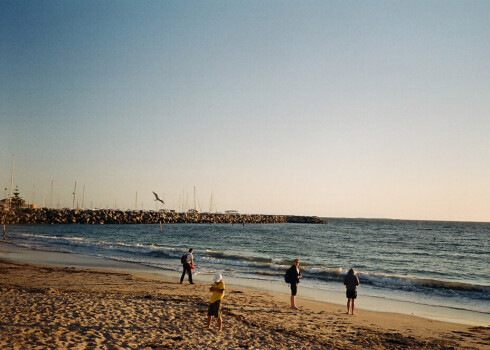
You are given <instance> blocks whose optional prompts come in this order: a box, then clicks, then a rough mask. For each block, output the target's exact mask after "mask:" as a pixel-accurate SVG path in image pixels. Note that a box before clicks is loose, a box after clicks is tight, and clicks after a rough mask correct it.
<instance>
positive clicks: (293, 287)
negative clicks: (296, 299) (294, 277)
mask: <svg viewBox="0 0 490 350" xmlns="http://www.w3.org/2000/svg"><path fill="white" fill-rule="evenodd" d="M297 293H298V284H297V283H291V295H296V294H297Z"/></svg>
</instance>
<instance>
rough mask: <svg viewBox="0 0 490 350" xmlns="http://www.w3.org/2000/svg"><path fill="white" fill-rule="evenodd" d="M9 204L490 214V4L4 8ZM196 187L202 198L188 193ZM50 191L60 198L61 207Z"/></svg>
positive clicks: (1, 104)
mask: <svg viewBox="0 0 490 350" xmlns="http://www.w3.org/2000/svg"><path fill="white" fill-rule="evenodd" d="M0 18H1V24H0V75H1V76H2V82H3V83H2V84H1V85H0V189H1V192H0V197H1V198H3V197H4V192H5V191H4V189H5V188H7V189H8V191H7V192H9V190H10V170H11V161H12V154H15V181H14V187H15V186H19V189H20V191H21V196H22V197H23V198H24V199H26V200H27V201H28V202H32V200H34V202H35V203H37V204H38V205H42V203H43V201H44V202H45V204H46V205H50V202H51V198H50V195H51V183H52V181H54V191H53V192H54V194H53V197H54V198H53V206H54V207H56V206H57V203H58V202H59V203H60V206H63V207H65V206H69V207H71V206H72V192H73V187H74V183H75V181H76V182H77V197H78V199H79V206H81V198H82V189H83V187H84V186H85V207H90V206H93V207H96V206H99V207H103V208H106V207H109V208H112V207H114V205H116V206H117V207H118V208H120V209H128V208H129V209H134V208H135V200H136V192H138V204H137V207H138V209H141V208H142V207H143V208H144V209H146V210H150V209H153V210H154V209H160V208H161V206H156V204H155V202H154V197H153V194H152V191H155V192H157V193H158V194H159V195H161V196H162V195H164V197H165V201H166V203H167V204H166V206H165V208H167V209H176V210H178V209H179V207H181V206H182V202H183V201H185V200H186V198H188V199H187V206H186V209H189V208H193V207H194V203H193V201H194V199H193V196H194V194H193V191H194V186H195V187H196V192H197V198H198V200H199V205H196V206H197V209H199V206H200V208H201V210H202V211H209V206H210V197H211V193H213V197H214V204H215V208H216V210H217V211H221V212H224V211H225V210H230V209H233V210H237V211H239V212H241V213H258V214H289V215H316V216H320V217H339V218H340V217H345V218H358V217H359V218H391V219H402V220H404V219H407V220H436V221H475V222H490V180H489V179H490V138H489V137H488V135H490V118H489V116H490V96H489V95H490V40H489V37H490V21H488V18H490V3H488V2H486V1H471V2H465V1H445V2H426V1H411V2H392V1H371V2H362V1H352V2H344V1H303V2H295V1H281V2H274V1H270V2H263V1H246V2H229V1H186V2H167V1H141V2H133V1H120V2H116V3H110V2H95V1H93V2H92V1H70V2H65V1H3V2H1V3H0ZM182 197H183V199H182ZM43 198H44V199H43Z"/></svg>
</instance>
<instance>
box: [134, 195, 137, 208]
mask: <svg viewBox="0 0 490 350" xmlns="http://www.w3.org/2000/svg"><path fill="white" fill-rule="evenodd" d="M134 210H138V191H136V199H135V200H134Z"/></svg>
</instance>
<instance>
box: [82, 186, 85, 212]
mask: <svg viewBox="0 0 490 350" xmlns="http://www.w3.org/2000/svg"><path fill="white" fill-rule="evenodd" d="M84 208H85V185H83V192H82V209H84Z"/></svg>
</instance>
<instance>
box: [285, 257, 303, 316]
mask: <svg viewBox="0 0 490 350" xmlns="http://www.w3.org/2000/svg"><path fill="white" fill-rule="evenodd" d="M298 266H299V259H295V260H294V264H293V265H291V267H290V268H289V269H288V270H287V271H286V275H285V279H286V283H289V284H290V286H291V309H297V307H296V294H297V293H298V283H299V279H300V278H301V272H300V271H299V267H298Z"/></svg>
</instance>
